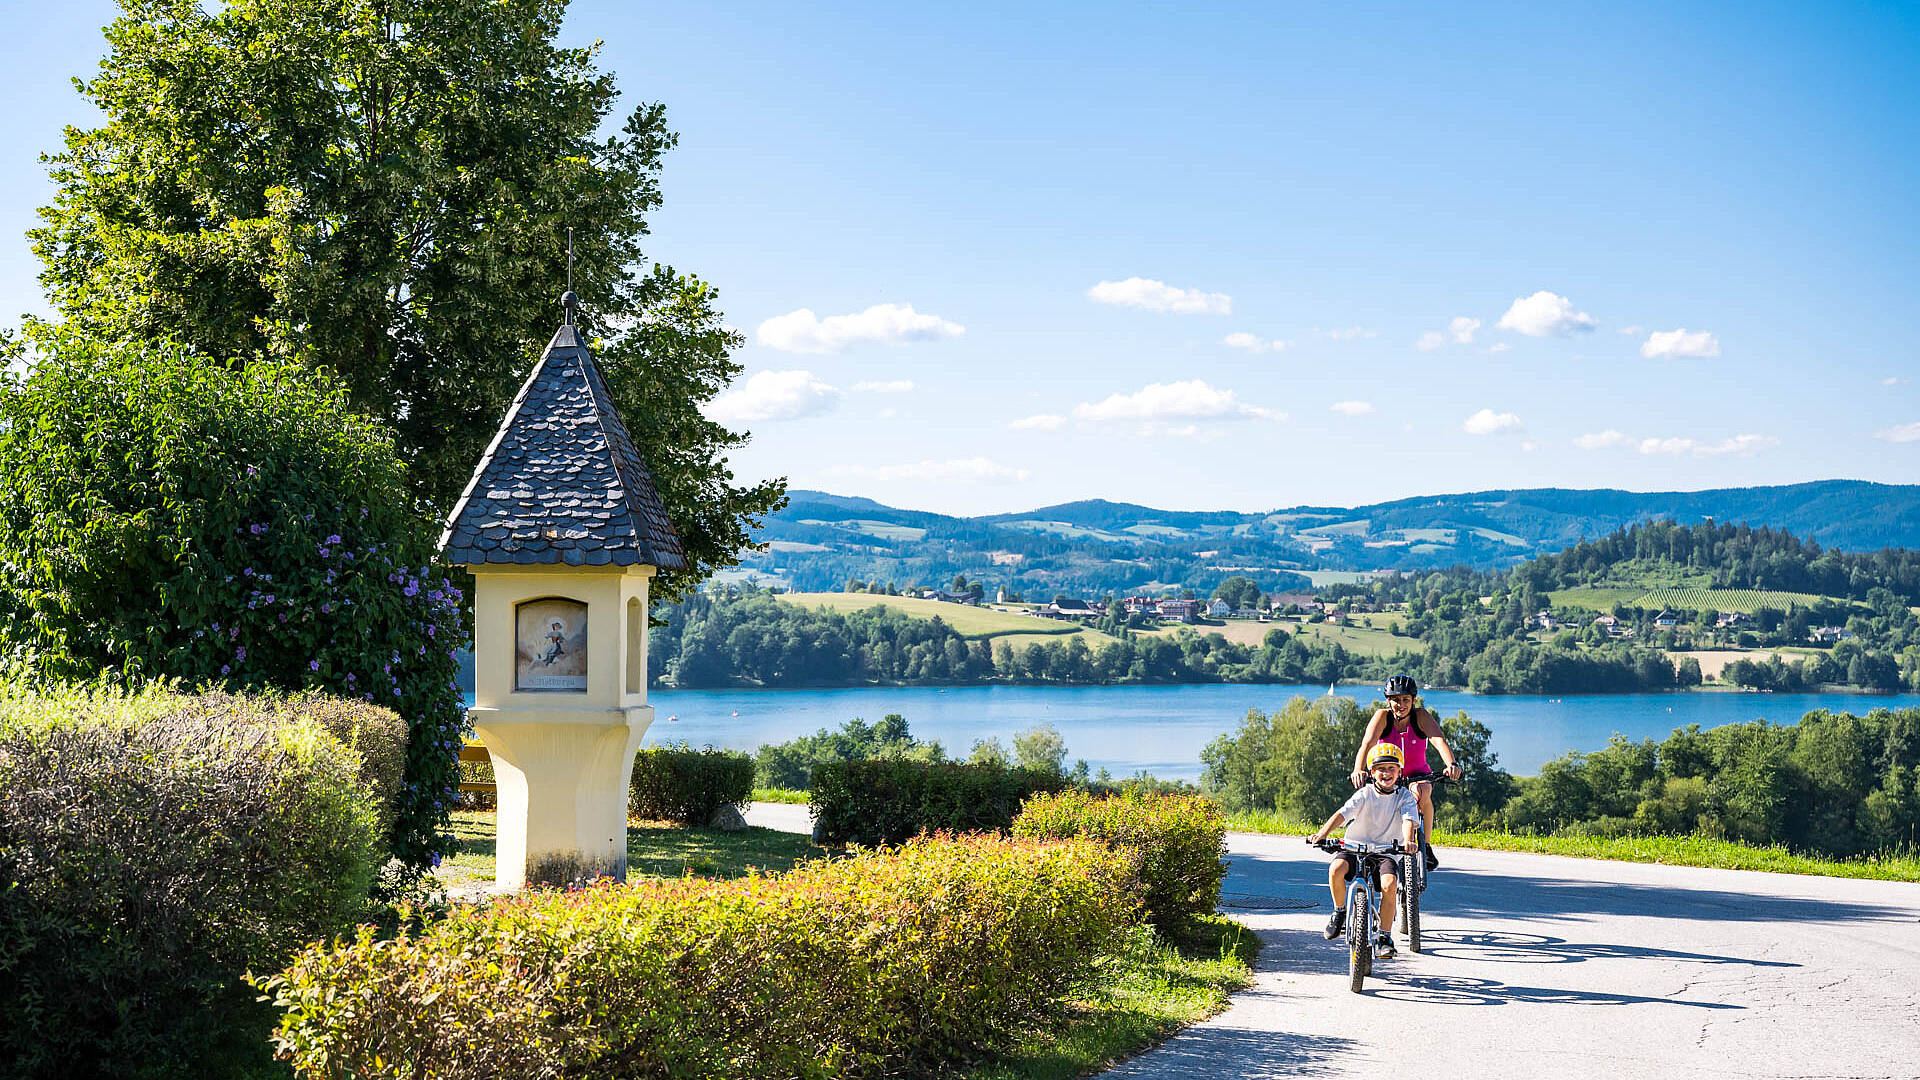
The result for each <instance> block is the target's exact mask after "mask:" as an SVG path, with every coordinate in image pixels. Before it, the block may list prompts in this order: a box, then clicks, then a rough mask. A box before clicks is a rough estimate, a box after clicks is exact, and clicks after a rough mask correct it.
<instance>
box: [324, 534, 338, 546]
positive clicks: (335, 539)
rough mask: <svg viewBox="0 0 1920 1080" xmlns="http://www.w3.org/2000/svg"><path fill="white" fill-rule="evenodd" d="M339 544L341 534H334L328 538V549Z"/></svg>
mask: <svg viewBox="0 0 1920 1080" xmlns="http://www.w3.org/2000/svg"><path fill="white" fill-rule="evenodd" d="M339 542H340V534H339V533H334V534H333V535H332V536H329V537H327V546H328V547H332V546H334V545H335V544H338V543H339Z"/></svg>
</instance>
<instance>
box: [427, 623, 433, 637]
mask: <svg viewBox="0 0 1920 1080" xmlns="http://www.w3.org/2000/svg"><path fill="white" fill-rule="evenodd" d="M427 636H428V637H432V636H433V624H432V623H428V624H427Z"/></svg>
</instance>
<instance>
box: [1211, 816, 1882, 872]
mask: <svg viewBox="0 0 1920 1080" xmlns="http://www.w3.org/2000/svg"><path fill="white" fill-rule="evenodd" d="M1316 827H1317V826H1314V825H1302V824H1299V823H1298V822H1295V821H1292V820H1290V819H1287V818H1285V817H1282V816H1281V815H1279V814H1276V813H1274V812H1272V811H1255V812H1252V813H1238V814H1228V815H1227V828H1229V829H1233V830H1237V831H1240V832H1260V833H1278V834H1281V835H1283V836H1306V835H1307V834H1309V833H1311V832H1313V831H1314V829H1315V828H1316ZM1434 843H1435V844H1437V845H1439V846H1440V847H1463V848H1479V849H1482V850H1485V851H1528V852H1534V853H1537V854H1541V855H1569V856H1572V857H1574V858H1579V859H1607V860H1610V861H1613V862H1642V863H1661V864H1664V865H1667V866H1706V867H1715V868H1718V869H1722V870H1764V871H1767V872H1769V873H1774V874H1806V875H1809V876H1813V877H1844V878H1869V879H1873V880H1877V881H1920V856H1916V855H1880V856H1865V857H1862V858H1857V859H1830V858H1822V857H1819V856H1813V855H1797V854H1795V853H1793V852H1791V851H1788V850H1787V849H1786V848H1783V847H1777V846H1769V847H1760V846H1757V845H1754V844H1742V843H1738V842H1736V841H1733V840H1711V839H1708V838H1706V837H1703V836H1521V835H1517V834H1515V833H1505V832H1492V831H1474V832H1450V831H1448V830H1445V829H1441V830H1439V832H1438V833H1437V835H1435V837H1434Z"/></svg>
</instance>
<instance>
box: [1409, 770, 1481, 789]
mask: <svg viewBox="0 0 1920 1080" xmlns="http://www.w3.org/2000/svg"><path fill="white" fill-rule="evenodd" d="M1466 780H1467V775H1466V773H1465V772H1462V773H1461V774H1460V778H1459V779H1457V780H1456V779H1454V778H1453V777H1451V776H1448V775H1447V774H1446V773H1444V772H1434V773H1427V774H1426V775H1424V776H1408V775H1407V774H1406V773H1401V774H1400V779H1398V780H1395V781H1394V782H1393V784H1394V786H1395V787H1406V786H1407V785H1408V784H1440V785H1443V786H1444V785H1447V784H1463V783H1466Z"/></svg>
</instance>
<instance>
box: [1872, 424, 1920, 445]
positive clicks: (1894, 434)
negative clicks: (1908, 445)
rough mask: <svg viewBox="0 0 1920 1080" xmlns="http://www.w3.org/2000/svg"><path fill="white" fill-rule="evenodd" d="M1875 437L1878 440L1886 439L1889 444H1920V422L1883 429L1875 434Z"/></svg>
mask: <svg viewBox="0 0 1920 1080" xmlns="http://www.w3.org/2000/svg"><path fill="white" fill-rule="evenodd" d="M1873 437H1874V438H1876V439H1885V440H1887V441H1888V442H1920V420H1916V421H1915V422H1913V423H1911V424H1898V425H1895V426H1894V427H1890V428H1882V429H1881V430H1879V431H1876V432H1874V433H1873Z"/></svg>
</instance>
